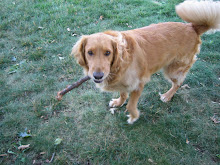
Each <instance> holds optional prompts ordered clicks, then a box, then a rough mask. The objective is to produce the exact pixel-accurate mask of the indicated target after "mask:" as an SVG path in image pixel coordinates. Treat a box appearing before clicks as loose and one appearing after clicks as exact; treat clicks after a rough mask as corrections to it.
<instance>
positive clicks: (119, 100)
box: [109, 92, 128, 107]
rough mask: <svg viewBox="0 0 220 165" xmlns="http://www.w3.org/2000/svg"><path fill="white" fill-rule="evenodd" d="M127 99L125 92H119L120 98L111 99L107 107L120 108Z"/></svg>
mask: <svg viewBox="0 0 220 165" xmlns="http://www.w3.org/2000/svg"><path fill="white" fill-rule="evenodd" d="M127 98H128V93H127V92H121V93H120V97H119V98H117V99H112V100H111V101H110V103H109V107H121V106H123V105H124V103H125V101H126V99H127Z"/></svg>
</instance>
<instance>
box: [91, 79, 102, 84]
mask: <svg viewBox="0 0 220 165" xmlns="http://www.w3.org/2000/svg"><path fill="white" fill-rule="evenodd" d="M93 81H94V82H95V83H101V82H103V80H96V79H94V80H93Z"/></svg>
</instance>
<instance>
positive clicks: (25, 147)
mask: <svg viewBox="0 0 220 165" xmlns="http://www.w3.org/2000/svg"><path fill="white" fill-rule="evenodd" d="M27 148H30V144H27V145H21V146H19V147H18V149H19V150H24V149H27Z"/></svg>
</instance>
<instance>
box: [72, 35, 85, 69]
mask: <svg viewBox="0 0 220 165" xmlns="http://www.w3.org/2000/svg"><path fill="white" fill-rule="evenodd" d="M86 42H87V36H82V37H81V38H80V39H79V40H78V41H77V42H76V44H75V45H74V46H73V49H72V52H71V55H73V56H74V57H75V59H76V61H77V63H78V64H79V65H81V66H82V67H87V62H86V57H85V46H86Z"/></svg>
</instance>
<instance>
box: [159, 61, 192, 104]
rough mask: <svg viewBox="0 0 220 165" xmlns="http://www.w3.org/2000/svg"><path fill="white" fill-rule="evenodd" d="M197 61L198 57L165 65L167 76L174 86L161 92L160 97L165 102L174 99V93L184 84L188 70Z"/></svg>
mask: <svg viewBox="0 0 220 165" xmlns="http://www.w3.org/2000/svg"><path fill="white" fill-rule="evenodd" d="M195 61H196V58H192V60H188V63H186V62H185V61H184V62H182V61H175V62H173V63H171V64H169V65H168V66H166V67H164V74H165V77H166V78H167V79H168V80H169V81H170V82H171V83H172V87H171V88H170V90H168V91H167V92H166V93H164V94H160V99H161V100H162V101H163V102H168V101H170V100H171V99H172V97H173V95H174V94H175V93H176V91H177V90H178V88H179V87H180V86H181V85H182V83H183V81H184V79H185V77H186V74H187V72H188V71H189V69H190V68H191V66H192V65H193V63H194V62H195Z"/></svg>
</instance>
